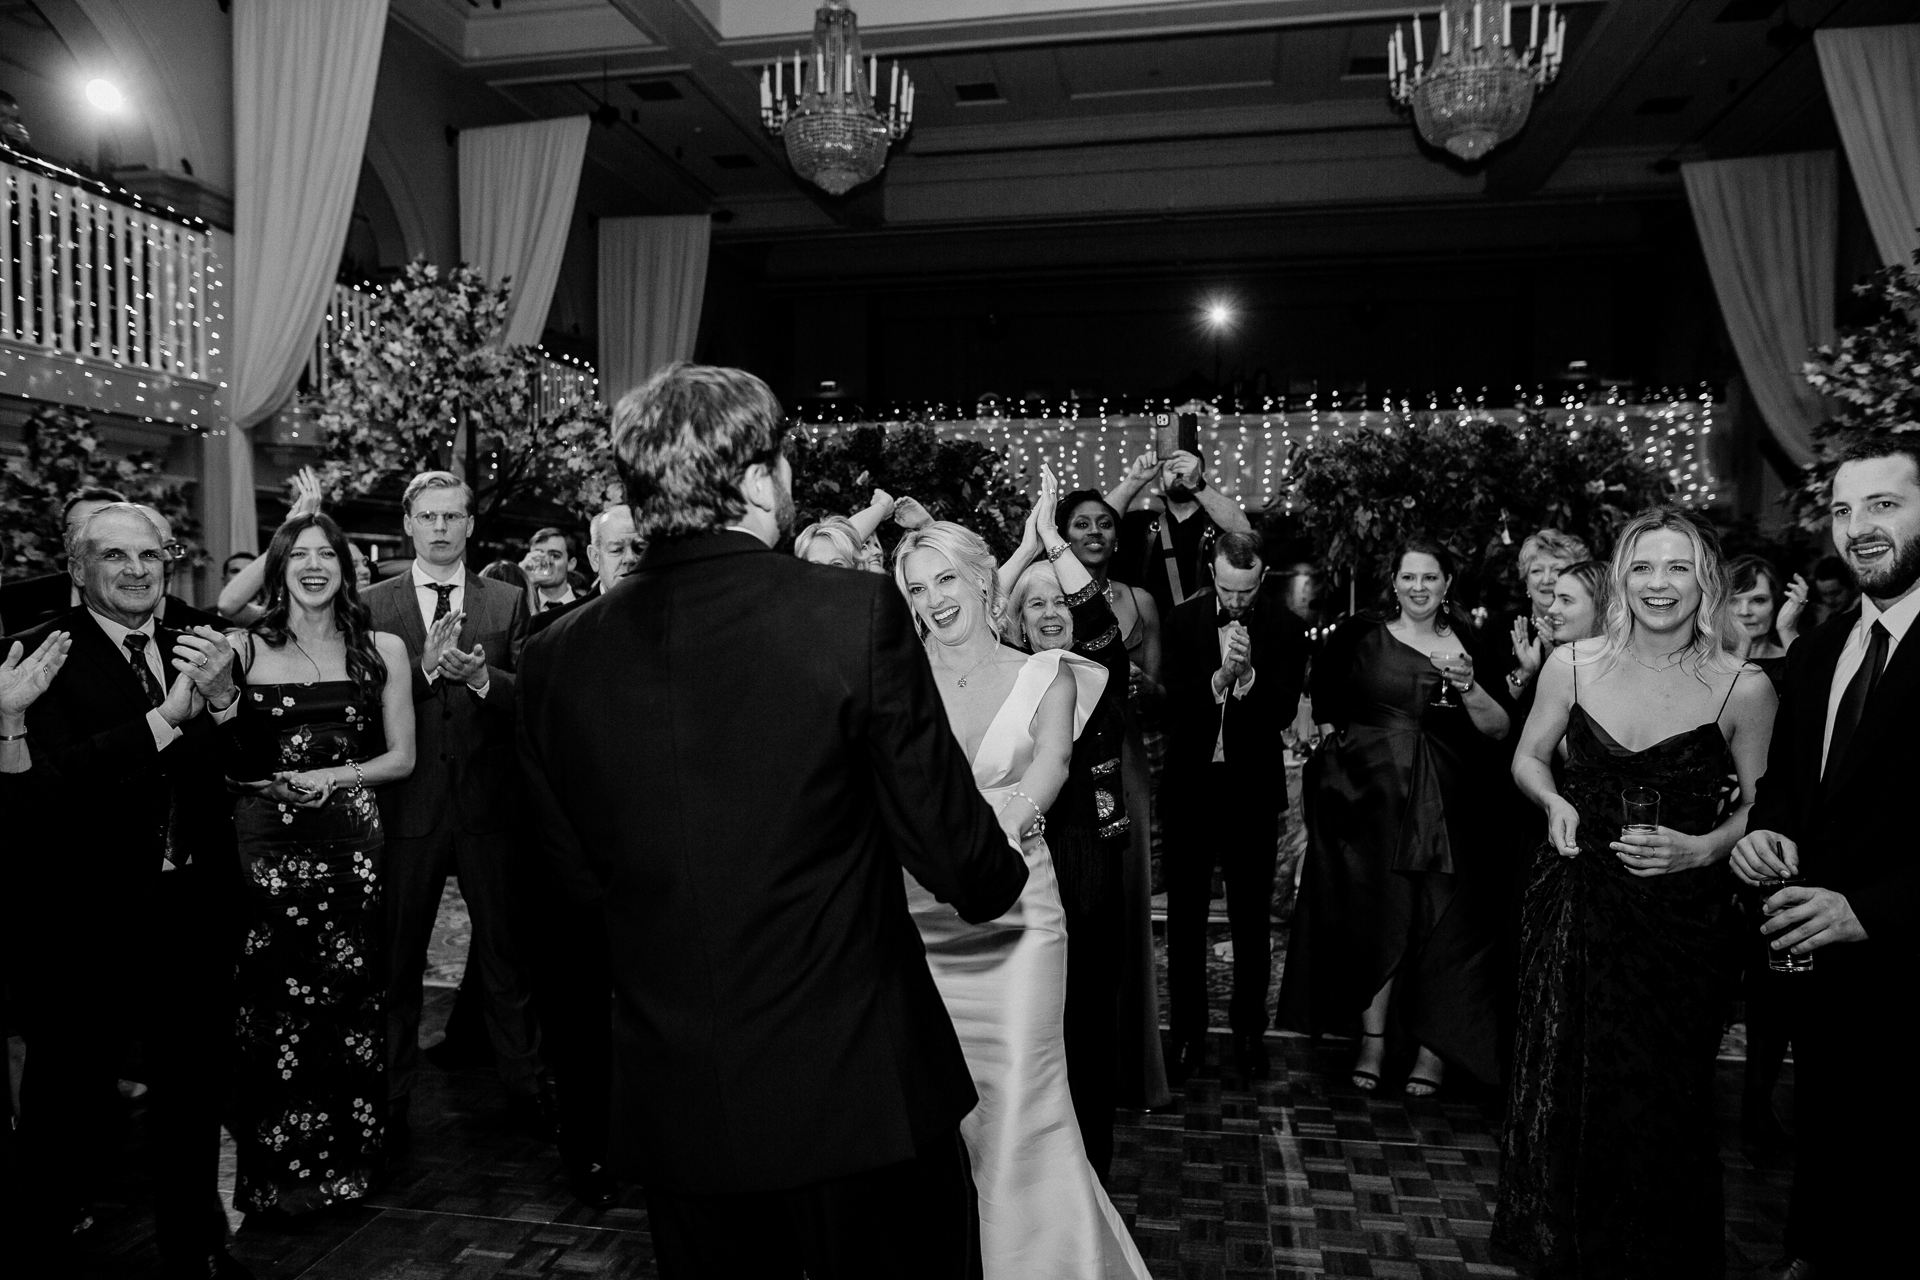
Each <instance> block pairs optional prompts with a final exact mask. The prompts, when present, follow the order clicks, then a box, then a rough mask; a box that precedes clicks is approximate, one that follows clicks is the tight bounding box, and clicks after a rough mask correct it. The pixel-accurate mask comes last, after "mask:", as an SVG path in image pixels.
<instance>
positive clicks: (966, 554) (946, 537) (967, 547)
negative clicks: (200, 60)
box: [893, 520, 1007, 640]
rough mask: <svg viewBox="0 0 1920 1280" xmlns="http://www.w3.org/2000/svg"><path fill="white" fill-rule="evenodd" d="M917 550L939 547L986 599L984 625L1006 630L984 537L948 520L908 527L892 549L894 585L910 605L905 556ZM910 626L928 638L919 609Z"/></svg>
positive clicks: (999, 632)
mask: <svg viewBox="0 0 1920 1280" xmlns="http://www.w3.org/2000/svg"><path fill="white" fill-rule="evenodd" d="M916 551H938V552H939V553H940V554H941V555H943V556H945V557H946V558H947V563H948V564H950V565H952V566H953V568H954V572H956V573H958V574H959V575H960V577H961V579H962V580H963V581H965V582H966V583H967V584H968V585H969V586H971V587H973V588H974V589H975V590H977V591H979V592H980V594H981V598H982V599H983V600H984V601H985V602H986V610H987V625H988V626H989V627H992V628H993V634H994V635H996V636H999V635H1003V634H1005V632H1006V629H1007V598H1006V594H1005V593H1004V592H1002V591H1001V590H1000V575H999V574H998V573H996V572H995V570H996V569H997V568H999V562H998V561H997V560H995V559H994V558H993V551H992V549H991V548H989V547H988V546H987V543H986V539H984V538H982V537H981V536H980V535H979V534H977V533H975V532H974V531H973V530H971V529H969V528H967V527H966V526H965V525H963V524H955V523H954V522H953V521H951V520H935V521H934V522H933V523H932V524H929V525H924V526H922V527H921V528H918V529H913V530H909V531H908V533H907V536H906V537H904V538H902V539H900V545H898V546H896V547H895V548H894V549H893V585H894V586H896V587H898V588H900V598H901V599H902V600H905V601H906V602H907V608H909V609H912V608H913V597H912V596H911V595H910V594H908V592H907V557H908V556H910V555H912V554H913V553H914V552H916ZM913 628H914V631H915V632H916V633H918V635H919V636H920V638H921V639H922V640H925V639H926V638H927V626H926V624H925V623H924V622H922V621H921V620H920V614H919V613H918V612H915V613H914V615H913Z"/></svg>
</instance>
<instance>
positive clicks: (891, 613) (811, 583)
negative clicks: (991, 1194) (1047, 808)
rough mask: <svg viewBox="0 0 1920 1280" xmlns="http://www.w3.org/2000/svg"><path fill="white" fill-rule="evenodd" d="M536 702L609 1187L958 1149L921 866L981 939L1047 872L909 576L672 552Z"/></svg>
mask: <svg viewBox="0 0 1920 1280" xmlns="http://www.w3.org/2000/svg"><path fill="white" fill-rule="evenodd" d="M519 688H520V713H519V738H520V752H521V759H522V762H523V765H524V773H525V779H526V786H527V794H528V799H529V802H530V804H531V805H532V807H533V818H534V825H535V826H536V828H537V829H538V833H539V838H540V839H541V841H542V843H543V848H544V854H545V856H546V858H547V859H549V860H550V862H551V864H552V869H553V871H554V873H555V875H556V878H557V879H559V881H560V882H561V884H562V887H563V891H565V892H566V893H567V894H568V895H569V896H570V897H571V898H573V899H575V900H576V901H581V902H597V903H599V904H600V906H601V909H602V912H603V915H604V918H605V921H606V928H607V932H608V943H609V949H610V954H611V959H612V969H613V985H614V1013H613V1043H614V1064H613V1121H612V1133H611V1142H610V1153H611V1159H612V1163H613V1164H614V1167H615V1168H616V1169H618V1170H619V1171H621V1172H623V1173H625V1174H627V1175H629V1176H631V1177H633V1178H634V1179H636V1180H637V1181H640V1182H642V1183H644V1184H645V1185H646V1186H648V1187H649V1188H656V1189H659V1190H663V1191H670V1192H677V1193H683V1194H708V1193H730V1192H750V1191H766V1190H777V1189H782V1188H792V1187H798V1186H804V1185H807V1184H811V1183H817V1182H820V1181H823V1180H825V1179H829V1178H835V1177H840V1176H843V1175H847V1174H852V1173H857V1172H861V1171H865V1170H872V1169H877V1168H881V1167H883V1166H886V1165H890V1164H894V1163H898V1162H900V1161H903V1160H907V1159H910V1158H912V1157H913V1155H914V1154H915V1152H916V1151H917V1150H919V1149H920V1148H921V1147H922V1146H924V1145H925V1144H926V1143H928V1142H931V1141H934V1140H937V1139H941V1138H945V1137H947V1136H949V1135H951V1133H952V1131H953V1130H954V1129H955V1128H956V1127H957V1126H958V1124H959V1122H960V1120H961V1118H962V1117H963V1116H965V1115H966V1113H967V1112H968V1111H969V1110H971V1109H972V1107H973V1105H974V1102H975V1100H976V1096H975V1093H974V1088H973V1081H972V1077H971V1075H970V1073H969V1071H968V1069H967V1064H966V1060H965V1059H964V1058H963V1057H962V1056H961V1051H960V1044H959V1040H958V1038H957V1037H956V1035H955V1034H954V1030H953V1023H952V1021H951V1020H950V1019H949V1017H948V1015H947V1010H946V1006H945V1005H944V1004H943V1003H942V1002H941V999H940V993H939V991H938V990H937V989H936V988H935V987H934V984H933V978H932V975H931V974H930V973H929V972H928V969H927V962H926V953H925V951H924V949H923V948H922V946H921V943H920V935H919V933H918V931H917V930H916V928H915V926H914V923H913V920H912V918H911V917H910V916H909V915H908V913H907V904H906V891H905V883H904V879H903V876H902V868H903V867H904V868H905V869H906V870H907V871H910V872H912V873H913V875H914V877H915V878H916V879H917V880H918V881H919V882H920V883H921V884H923V885H924V886H926V887H927V888H928V889H929V890H931V891H932V892H933V893H935V894H936V895H938V896H939V897H940V898H941V899H942V900H943V901H945V902H947V903H949V904H951V905H952V906H953V907H954V908H955V909H956V910H957V911H958V912H959V914H960V915H961V916H962V917H964V918H966V919H967V920H970V921H975V922H978V921H983V920H989V919H992V918H993V917H995V916H998V915H1000V914H1001V913H1003V912H1005V911H1006V910H1007V909H1008V908H1009V907H1011V906H1012V905H1013V903H1014V902H1015V900H1016V899H1017V898H1018V897H1019V894H1020V890H1021V888H1022V886H1023V885H1024V884H1025V883H1026V878H1027V869H1026V864H1025V862H1024V861H1023V860H1022V858H1021V856H1020V855H1019V854H1018V853H1017V852H1016V851H1015V850H1014V849H1013V848H1012V847H1011V846H1010V845H1009V844H1008V842H1007V839H1006V837H1005V836H1004V835H1003V834H1002V833H1001V831H1000V828H999V824H998V822H997V821H996V819H995V817H994V814H993V812H992V810H991V809H990V808H989V806H988V805H987V803H986V801H985V800H984V799H982V798H981V796H980V793H979V790H978V789H977V787H976V786H975V784H974V780H973V774H972V771H971V769H970V768H969V766H968V762H967V760H966V759H965V758H964V756H963V754H962V752H961V749H960V746H959V744H958V743H957V742H956V741H955V740H954V736H953V731H952V729H951V728H950V727H949V725H948V723H947V717H946V714H945V712H944V710H943V709H942V707H941V703H940V695H939V691H938V690H937V689H936V688H935V687H934V682H933V675H932V672H931V670H930V669H929V667H928V665H927V660H926V657H925V654H924V653H923V651H922V650H921V647H920V643H919V641H918V639H917V638H916V637H915V634H914V629H913V626H912V623H911V620H910V618H909V616H908V612H907V607H906V605H905V603H904V602H903V601H902V600H901V598H900V595H899V592H898V591H897V590H896V589H895V587H894V585H893V583H892V581H891V580H890V579H888V578H885V577H881V576H879V575H877V574H871V573H857V572H851V571H849V570H846V569H837V568H830V567H826V566H821V565H812V564H807V563H805V562H803V561H800V560H797V559H795V558H794V557H792V556H788V555H779V554H776V553H774V552H772V551H769V550H768V549H767V548H766V547H765V546H764V545H763V544H762V543H761V542H760V541H759V540H758V539H757V538H754V537H753V536H751V535H749V534H745V533H737V532H724V533H716V534H708V535H704V536H699V537H694V538H689V539H684V540H680V541H674V542H666V543H656V544H654V545H653V546H651V547H649V548H648V550H647V553H646V556H645V558H644V559H643V560H642V561H641V564H640V568H639V570H638V571H637V572H635V573H634V574H633V575H631V576H630V577H628V578H626V579H624V580H622V581H621V582H620V583H619V584H618V585H617V586H615V587H614V588H613V589H612V590H611V591H609V592H607V593H606V595H604V596H603V597H602V598H601V599H600V600H599V602H598V603H596V604H594V605H593V606H592V607H590V608H584V609H576V610H574V611H573V612H571V613H569V614H567V615H566V616H565V617H562V618H560V619H559V620H558V621H556V622H555V623H554V624H553V625H552V626H550V627H548V628H547V629H546V630H545V631H544V632H542V633H541V634H540V635H539V636H537V637H535V638H534V639H533V640H532V641H531V642H530V643H529V644H528V645H527V651H526V657H525V662H524V664H523V666H522V668H521V673H520V685H519Z"/></svg>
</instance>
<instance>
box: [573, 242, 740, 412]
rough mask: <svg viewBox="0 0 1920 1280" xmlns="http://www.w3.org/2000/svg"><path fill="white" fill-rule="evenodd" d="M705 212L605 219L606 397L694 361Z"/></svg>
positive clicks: (703, 289)
mask: <svg viewBox="0 0 1920 1280" xmlns="http://www.w3.org/2000/svg"><path fill="white" fill-rule="evenodd" d="M712 232H713V224H712V222H711V221H710V220H709V219H708V218H707V216H706V215H705V214H690V215H688V216H685V217H675V218H602V219H601V220H600V398H601V399H602V400H604V401H606V402H607V403H608V404H613V403H615V402H616V401H618V400H619V399H620V397H621V396H623V395H625V394H626V393H627V392H629V391H631V390H633V389H634V388H635V387H637V386H639V385H640V384H641V383H643V382H645V381H646V380H647V378H648V377H649V376H650V375H651V374H652V373H653V371H654V370H655V369H658V368H659V367H660V366H662V365H664V364H670V363H672V362H673V361H675V360H685V359H688V358H689V357H691V356H692V355H693V340H694V338H695V337H696V336H697V335H698V334H699V332H700V303H701V299H702V297H703V296H704V294H705V293H706V287H707V242H708V240H709V239H710V238H711V236H712Z"/></svg>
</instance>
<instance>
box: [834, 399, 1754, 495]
mask: <svg viewBox="0 0 1920 1280" xmlns="http://www.w3.org/2000/svg"><path fill="white" fill-rule="evenodd" d="M1716 412H1717V409H1716V406H1715V403H1714V401H1713V400H1712V398H1711V397H1710V396H1709V395H1705V394H1702V395H1699V396H1695V397H1691V398H1686V397H1681V398H1674V399H1668V400H1656V401H1651V402H1645V403H1629V402H1627V401H1624V400H1617V399H1616V400H1603V401H1597V402H1594V403H1588V404H1578V403H1565V404H1561V405H1558V406H1552V407H1548V406H1536V407H1535V408H1533V409H1531V410H1528V411H1526V413H1528V414H1531V415H1533V416H1535V417H1539V418H1542V419H1544V421H1545V422H1546V423H1547V424H1548V425H1550V426H1558V427H1564V428H1567V429H1569V430H1586V429H1589V428H1591V427H1593V426H1596V425H1599V426H1609V427H1612V428H1614V429H1616V430H1619V431H1624V432H1626V433H1627V434H1628V435H1629V436H1630V437H1631V438H1632V439H1633V440H1634V441H1635V443H1636V444H1637V445H1638V447H1639V449H1640V450H1641V453H1642V455H1643V456H1644V457H1645V458H1646V460H1647V461H1648V462H1649V463H1650V464H1652V465H1655V466H1659V467H1662V468H1664V469H1665V470H1666V472H1667V476H1668V478H1669V479H1670V480H1672V482H1673V485H1674V490H1675V492H1676V493H1677V494H1678V496H1679V498H1680V500H1681V501H1682V502H1684V503H1686V504H1687V505H1688V506H1705V505H1707V504H1709V503H1711V502H1713V501H1714V500H1715V499H1716V498H1717V497H1718V496H1719V483H1718V480H1717V479H1716V477H1715V475H1714V471H1713V467H1712V463H1711V460H1710V458H1709V454H1708V444H1709V440H1710V438H1711V436H1712V433H1713V429H1714V419H1715V414H1716ZM1466 418H1492V419H1494V420H1496V421H1500V422H1508V423H1515V424H1517V423H1519V422H1520V421H1521V420H1522V418H1523V412H1522V411H1521V410H1519V409H1485V408H1477V407H1475V408H1456V409H1440V410H1413V409H1393V410H1380V409H1368V410H1359V409H1350V410H1340V409H1326V410H1323V409H1317V408H1308V409H1303V410H1292V411H1289V412H1286V413H1278V412H1276V413H1244V414H1203V415H1201V418H1200V430H1199V439H1200V451H1201V453H1202V454H1203V455H1204V456H1205V458H1206V463H1207V480H1208V483H1210V484H1212V485H1213V486H1214V487H1215V488H1217V489H1219V490H1220V492H1221V493H1223V494H1225V495H1226V496H1227V497H1228V498H1229V499H1231V500H1232V501H1233V502H1234V503H1236V504H1237V505H1239V506H1241V507H1244V508H1246V509H1248V510H1255V511H1257V510H1261V509H1263V508H1266V507H1268V506H1272V505H1275V504H1277V505H1279V506H1280V507H1281V508H1282V509H1287V508H1288V502H1289V500H1288V497H1287V494H1286V488H1285V481H1286V472H1287V460H1288V458H1289V456H1290V455H1291V454H1292V452H1293V451H1294V450H1295V449H1299V448H1301V447H1304V446H1308V445H1311V444H1312V443H1313V442H1314V441H1315V440H1318V439H1332V438H1334V437H1337V436H1339V435H1341V434H1342V433H1345V432H1351V431H1378V430H1383V429H1393V430H1407V429H1413V430H1418V429H1419V427H1420V426H1421V425H1422V424H1423V423H1430V422H1435V421H1447V420H1452V421H1457V420H1462V419H1466ZM908 425H929V426H932V427H933V429H934V430H935V431H936V432H937V433H939V434H940V435H942V436H948V437H952V438H954V439H961V440H978V441H980V442H982V443H983V444H986V445H989V446H991V447H992V448H993V449H995V450H996V451H998V452H1000V453H1001V454H1002V455H1003V456H1004V457H1005V458H1006V459H1007V462H1008V465H1009V466H1010V467H1011V468H1012V470H1013V472H1014V475H1015V476H1016V477H1017V478H1019V479H1020V480H1021V481H1022V482H1023V483H1024V484H1025V485H1026V487H1027V488H1028V489H1029V490H1030V491H1036V492H1037V491H1038V489H1039V486H1040V466H1041V464H1042V463H1046V464H1048V465H1050V466H1051V467H1052V468H1053V470H1054V473H1055V474H1056V475H1058V476H1059V477H1060V478H1061V480H1062V481H1064V482H1065V483H1066V485H1067V487H1068V488H1069V489H1098V490H1100V491H1101V492H1102V493H1105V492H1108V491H1109V490H1111V489H1112V488H1113V487H1114V486H1115V485H1117V484H1119V483H1120V479H1121V477H1122V476H1124V475H1125V474H1126V469H1127V463H1128V462H1129V461H1130V460H1131V459H1134V458H1137V457H1139V456H1140V455H1141V454H1143V453H1147V452H1150V451H1151V450H1152V449H1153V447H1154V429H1155V421H1154V416H1153V415H1150V414H1129V415H1120V414H1113V415H1106V416H1102V417H1097V418H1069V417H1059V418H965V419H951V420H941V421H933V422H930V423H906V422H879V423H873V422H868V423H831V424H828V423H809V424H803V425H802V426H801V427H800V430H802V431H804V432H806V433H807V434H808V435H809V436H812V437H814V438H816V439H818V438H823V437H826V436H830V435H833V434H835V433H838V432H843V431H851V430H853V429H855V428H856V427H861V426H880V427H902V426H908ZM1141 501H1145V498H1144V496H1143V497H1142V499H1141Z"/></svg>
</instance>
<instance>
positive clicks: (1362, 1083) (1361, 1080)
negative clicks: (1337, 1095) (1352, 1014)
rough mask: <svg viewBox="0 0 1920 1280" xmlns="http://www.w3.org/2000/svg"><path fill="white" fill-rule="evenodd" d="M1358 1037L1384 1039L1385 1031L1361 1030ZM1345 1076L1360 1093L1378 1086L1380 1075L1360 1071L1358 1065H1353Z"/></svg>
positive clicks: (1369, 1091)
mask: <svg viewBox="0 0 1920 1280" xmlns="http://www.w3.org/2000/svg"><path fill="white" fill-rule="evenodd" d="M1360 1038H1361V1039H1362V1040H1385V1039H1386V1038H1387V1033H1386V1032H1384V1031H1362V1032H1361V1033H1360ZM1347 1078H1348V1079H1349V1080H1351V1081H1352V1082H1353V1087H1354V1088H1356V1089H1358V1090H1359V1091H1360V1092H1362V1093H1372V1092H1374V1091H1375V1090H1376V1089H1378V1088H1379V1087H1380V1077H1379V1075H1378V1074H1376V1073H1375V1072H1372V1071H1362V1070H1361V1069H1360V1068H1359V1067H1355V1068H1354V1069H1353V1070H1352V1072H1350V1073H1349V1075H1348V1077H1347Z"/></svg>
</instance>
